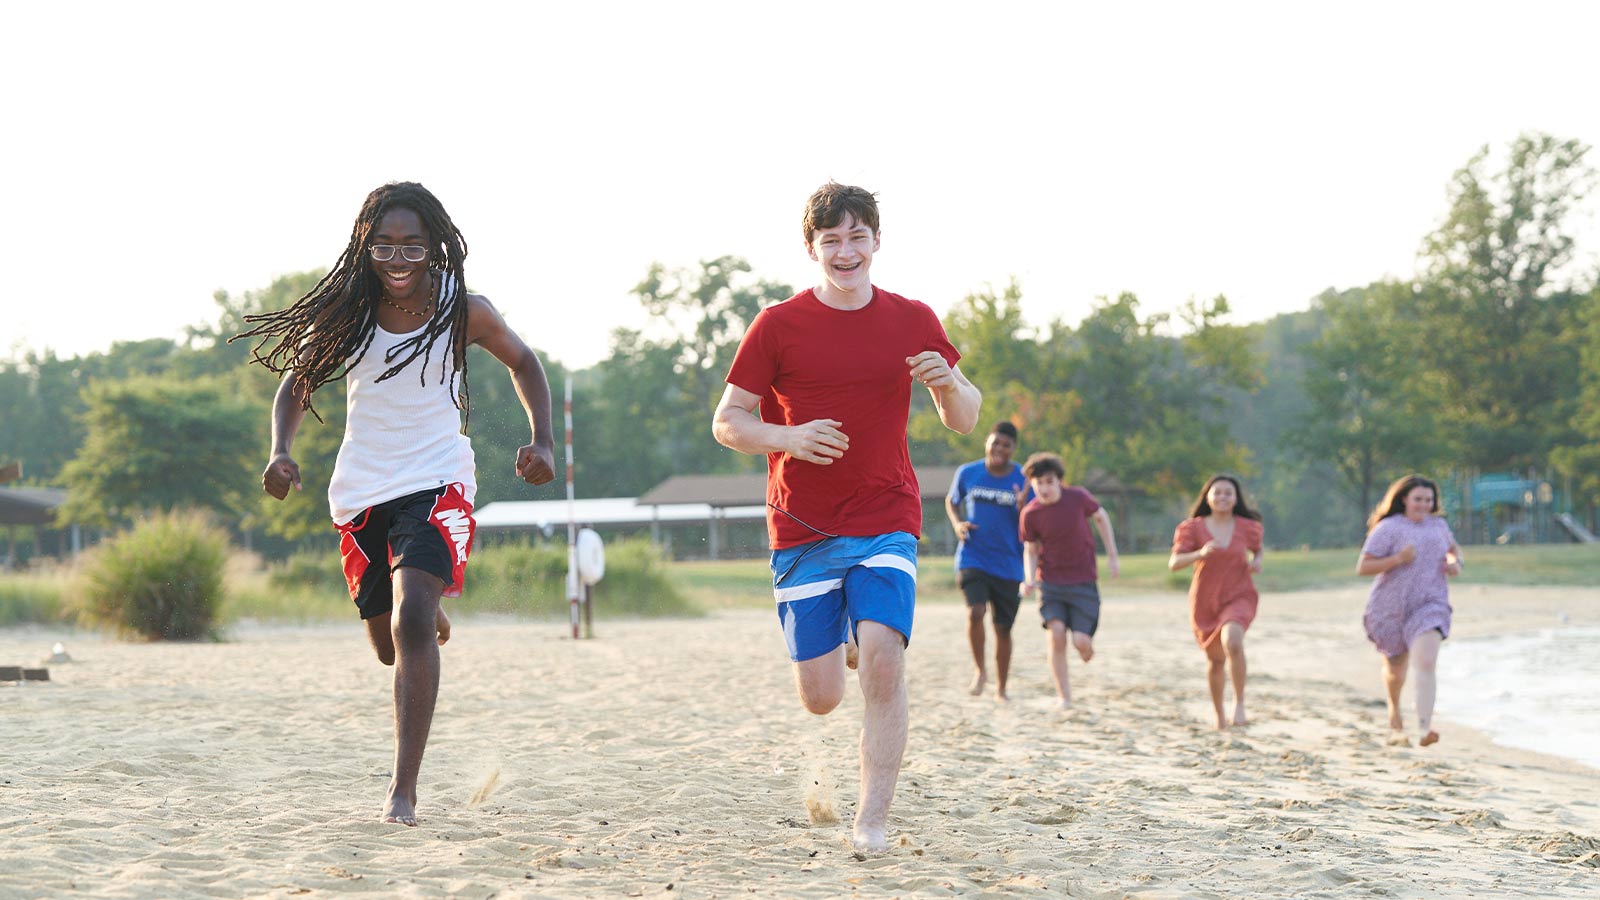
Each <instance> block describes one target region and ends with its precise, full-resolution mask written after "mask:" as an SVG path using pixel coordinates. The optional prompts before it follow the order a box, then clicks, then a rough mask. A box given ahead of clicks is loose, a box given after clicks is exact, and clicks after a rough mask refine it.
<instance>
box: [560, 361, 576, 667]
mask: <svg viewBox="0 0 1600 900" xmlns="http://www.w3.org/2000/svg"><path fill="white" fill-rule="evenodd" d="M562 415H563V421H564V422H565V425H566V444H567V603H568V606H569V608H570V610H571V618H572V639H573V640H577V639H578V598H579V595H580V591H579V590H578V516H577V511H576V505H575V501H574V500H573V499H572V378H571V377H570V376H569V377H568V378H567V387H566V400H565V402H564V403H562Z"/></svg>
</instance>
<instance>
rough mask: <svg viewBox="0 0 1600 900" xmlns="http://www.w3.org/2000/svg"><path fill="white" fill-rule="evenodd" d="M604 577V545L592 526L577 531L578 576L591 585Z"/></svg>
mask: <svg viewBox="0 0 1600 900" xmlns="http://www.w3.org/2000/svg"><path fill="white" fill-rule="evenodd" d="M604 577H606V545H605V542H604V541H602V540H600V535H599V533H598V532H596V531H595V530H594V529H593V528H585V529H583V530H581V531H579V532H578V578H579V579H580V580H582V581H583V583H584V584H588V585H593V584H595V583H597V582H599V581H600V579H602V578H604Z"/></svg>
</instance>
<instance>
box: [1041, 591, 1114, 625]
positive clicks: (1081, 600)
mask: <svg viewBox="0 0 1600 900" xmlns="http://www.w3.org/2000/svg"><path fill="white" fill-rule="evenodd" d="M1039 615H1040V617H1042V618H1043V619H1044V627H1045V628H1049V627H1050V620H1051V619H1059V620H1060V621H1061V622H1063V623H1065V624H1066V626H1067V630H1068V631H1077V632H1081V633H1083V634H1087V635H1089V636H1090V637H1093V636H1094V632H1095V629H1096V628H1099V627H1100V588H1099V587H1098V586H1097V585H1096V584H1095V583H1094V582H1092V581H1085V582H1083V583H1081V584H1050V583H1048V582H1045V583H1042V584H1040V585H1039Z"/></svg>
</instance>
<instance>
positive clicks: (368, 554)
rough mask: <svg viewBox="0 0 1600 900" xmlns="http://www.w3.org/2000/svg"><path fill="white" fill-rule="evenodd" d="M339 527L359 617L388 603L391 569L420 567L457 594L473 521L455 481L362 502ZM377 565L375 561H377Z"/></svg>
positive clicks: (380, 612)
mask: <svg viewBox="0 0 1600 900" xmlns="http://www.w3.org/2000/svg"><path fill="white" fill-rule="evenodd" d="M334 527H335V528H337V529H338V530H339V555H340V556H341V557H343V559H344V580H345V583H346V584H348V585H349V586H350V599H351V600H353V601H355V604H356V608H357V609H359V610H360V611H361V618H363V619H370V618H372V617H374V616H381V615H383V614H384V613H386V612H389V611H391V610H393V609H394V583H393V581H392V580H391V578H392V576H393V573H394V570H395V569H398V568H400V567H401V566H410V567H411V568H413V569H421V570H422V571H424V572H427V573H428V574H429V575H432V576H434V577H435V578H438V579H439V580H440V581H443V582H444V596H446V597H459V596H461V579H462V577H463V576H464V575H465V574H466V571H467V557H468V556H469V555H470V554H471V553H472V536H473V534H474V533H475V532H476V531H477V527H478V523H477V522H476V521H475V520H474V519H473V518H472V504H470V503H468V502H467V498H466V496H465V494H464V493H463V492H462V486H461V485H460V484H448V485H445V486H444V487H438V488H429V489H428V490H425V491H418V492H416V493H415V494H407V495H406V496H404V497H400V498H398V499H395V500H386V501H384V502H383V503H379V504H378V505H376V506H372V507H368V509H367V510H366V511H365V512H363V513H362V514H361V515H359V516H356V517H355V518H354V519H351V520H350V522H349V523H348V524H345V525H335V526H334ZM380 562H381V565H375V563H380Z"/></svg>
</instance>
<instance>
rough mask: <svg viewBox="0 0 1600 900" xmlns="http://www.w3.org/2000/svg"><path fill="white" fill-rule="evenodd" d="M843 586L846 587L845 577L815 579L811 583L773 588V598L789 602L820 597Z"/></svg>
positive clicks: (781, 601)
mask: <svg viewBox="0 0 1600 900" xmlns="http://www.w3.org/2000/svg"><path fill="white" fill-rule="evenodd" d="M841 587H844V579H843V578H835V579H833V580H831V581H813V582H811V583H810V584H797V585H795V586H794V587H786V588H773V589H772V599H774V600H776V601H778V602H779V603H788V602H789V601H791V600H804V599H806V598H807V597H820V596H822V595H823V594H826V593H827V592H829V591H831V590H833V589H834V588H841Z"/></svg>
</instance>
